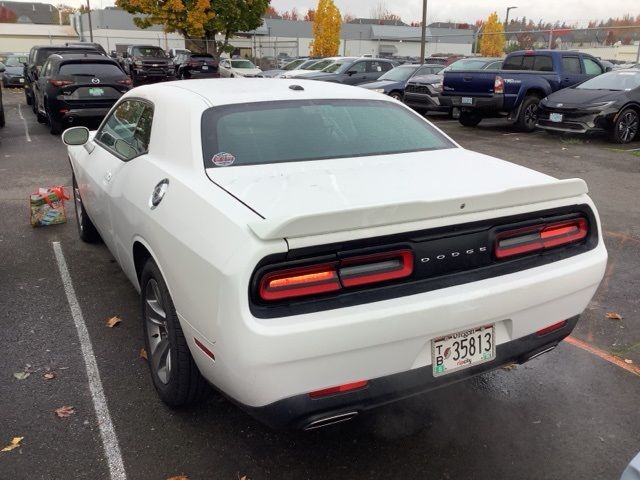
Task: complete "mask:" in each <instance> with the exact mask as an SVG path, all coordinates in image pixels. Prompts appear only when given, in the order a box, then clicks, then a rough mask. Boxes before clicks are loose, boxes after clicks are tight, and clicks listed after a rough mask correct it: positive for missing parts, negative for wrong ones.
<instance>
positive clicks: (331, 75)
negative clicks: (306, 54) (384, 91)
mask: <svg viewBox="0 0 640 480" xmlns="http://www.w3.org/2000/svg"><path fill="white" fill-rule="evenodd" d="M397 65H398V64H397V63H396V62H392V61H391V60H386V59H384V58H365V57H357V58H349V57H345V58H340V59H337V60H336V61H334V62H333V63H332V64H330V65H329V66H327V67H325V68H324V69H322V70H321V71H319V72H317V73H313V74H307V75H304V78H305V79H307V78H308V79H312V80H322V81H324V82H334V83H344V84H346V85H359V84H361V83H366V82H373V81H375V80H377V79H378V78H380V77H381V76H382V75H383V74H384V73H385V72H388V71H389V70H391V69H392V68H395V67H396V66H397Z"/></svg>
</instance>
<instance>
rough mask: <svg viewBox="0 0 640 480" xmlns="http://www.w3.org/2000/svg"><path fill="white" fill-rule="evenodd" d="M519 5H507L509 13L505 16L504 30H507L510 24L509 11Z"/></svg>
mask: <svg viewBox="0 0 640 480" xmlns="http://www.w3.org/2000/svg"><path fill="white" fill-rule="evenodd" d="M514 8H518V7H507V15H506V16H505V17H504V30H505V32H506V31H507V26H508V25H509V11H510V10H513V9H514Z"/></svg>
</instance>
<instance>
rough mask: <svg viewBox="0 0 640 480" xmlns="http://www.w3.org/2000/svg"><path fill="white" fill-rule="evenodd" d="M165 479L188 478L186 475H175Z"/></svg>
mask: <svg viewBox="0 0 640 480" xmlns="http://www.w3.org/2000/svg"><path fill="white" fill-rule="evenodd" d="M167 480H189V477H187V476H186V475H176V476H175V477H169V478H167Z"/></svg>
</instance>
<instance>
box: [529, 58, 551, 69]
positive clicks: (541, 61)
mask: <svg viewBox="0 0 640 480" xmlns="http://www.w3.org/2000/svg"><path fill="white" fill-rule="evenodd" d="M533 69H534V70H536V71H538V72H553V62H552V61H551V57H550V56H548V55H536V60H535V62H533Z"/></svg>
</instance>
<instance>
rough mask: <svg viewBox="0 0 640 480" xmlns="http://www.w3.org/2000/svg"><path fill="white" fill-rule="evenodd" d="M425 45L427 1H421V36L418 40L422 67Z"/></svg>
mask: <svg viewBox="0 0 640 480" xmlns="http://www.w3.org/2000/svg"><path fill="white" fill-rule="evenodd" d="M426 43H427V0H422V35H421V39H420V65H424V55H425V53H426V52H425V50H426V46H427V45H426Z"/></svg>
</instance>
